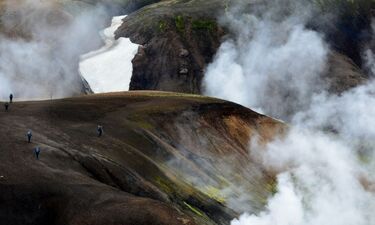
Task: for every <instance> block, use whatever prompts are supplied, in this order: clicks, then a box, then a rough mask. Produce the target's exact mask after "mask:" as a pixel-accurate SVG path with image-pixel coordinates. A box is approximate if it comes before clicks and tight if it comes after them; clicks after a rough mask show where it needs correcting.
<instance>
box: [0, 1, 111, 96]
mask: <svg viewBox="0 0 375 225" xmlns="http://www.w3.org/2000/svg"><path fill="white" fill-rule="evenodd" d="M2 7H3V8H2V10H3V13H2V17H1V21H2V27H1V29H2V34H1V35H0V53H1V55H0V58H1V59H0V98H1V99H6V98H7V96H9V94H10V93H13V94H14V95H15V97H16V98H17V99H24V100H28V99H46V98H58V97H66V96H71V95H74V94H79V93H81V92H82V90H83V85H82V83H83V82H82V80H81V77H80V76H79V73H78V62H79V55H81V54H83V53H85V52H88V51H90V50H92V49H95V48H98V47H99V46H100V45H101V40H100V37H98V35H97V31H98V29H100V27H104V24H105V20H106V17H107V12H106V10H105V9H104V8H103V7H101V6H92V7H89V6H87V7H85V9H84V10H80V13H79V14H76V15H73V14H69V13H68V12H67V11H65V10H63V6H62V5H59V4H58V3H54V1H50V2H48V1H43V2H42V1H39V0H27V1H26V0H25V1H13V0H8V1H2ZM77 7H78V6H77Z"/></svg>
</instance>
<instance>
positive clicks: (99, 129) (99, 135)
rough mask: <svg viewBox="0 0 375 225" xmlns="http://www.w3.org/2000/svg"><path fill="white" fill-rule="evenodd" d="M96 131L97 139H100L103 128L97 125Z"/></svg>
mask: <svg viewBox="0 0 375 225" xmlns="http://www.w3.org/2000/svg"><path fill="white" fill-rule="evenodd" d="M96 131H97V132H98V137H101V136H102V135H103V127H102V126H101V125H98V128H97V129H96Z"/></svg>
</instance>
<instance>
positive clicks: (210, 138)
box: [0, 92, 285, 225]
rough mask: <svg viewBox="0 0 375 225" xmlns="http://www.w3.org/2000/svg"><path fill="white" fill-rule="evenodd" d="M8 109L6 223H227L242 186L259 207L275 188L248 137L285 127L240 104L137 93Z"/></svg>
mask: <svg viewBox="0 0 375 225" xmlns="http://www.w3.org/2000/svg"><path fill="white" fill-rule="evenodd" d="M0 114H1V116H0V128H1V129H0V138H1V140H2V143H1V146H0V160H1V161H2V163H1V164H0V189H1V192H0V202H1V203H0V220H1V221H2V223H3V224H9V225H18V224H19V225H21V224H22V225H27V224H30V225H31V224H32V225H34V224H38V225H44V224H46V225H47V224H48V225H51V224H54V225H60V224H61V225H83V224H98V225H99V224H106V225H112V224H113V225H115V224H129V225H133V224H165V225H167V224H168V225H171V224H176V225H177V224H179V225H180V224H181V225H183V224H185V225H186V224H190V225H193V224H200V225H202V224H210V225H212V224H229V221H230V220H231V219H232V218H233V217H234V216H236V215H238V214H237V213H238V211H237V210H238V209H236V207H233V206H237V207H238V204H234V205H231V200H234V198H236V196H238V197H240V196H242V195H241V193H239V192H238V191H239V190H236V189H235V187H239V184H241V187H243V188H246V190H251V191H252V192H251V193H253V194H254V195H253V196H252V198H249V199H248V201H249V202H248V203H251V204H249V205H252V206H254V209H256V208H258V209H260V208H262V207H263V205H264V204H265V202H266V199H267V197H268V196H270V195H271V194H272V193H273V192H274V191H275V190H274V188H275V180H274V177H273V175H272V174H271V173H267V172H265V170H264V169H263V168H262V167H261V166H260V164H258V163H257V162H256V161H255V160H254V159H252V158H251V157H249V154H248V151H249V149H248V148H247V143H248V142H249V141H250V140H251V138H252V137H254V135H255V136H257V137H258V138H260V139H259V140H262V141H264V142H267V141H269V140H270V139H272V138H273V137H274V136H275V135H277V134H278V133H282V132H283V130H284V129H285V127H284V125H283V124H281V123H279V122H277V121H275V120H273V119H270V118H268V117H265V116H263V115H260V114H257V113H255V112H253V111H251V110H249V109H246V108H243V107H241V106H239V105H236V104H233V103H229V102H224V101H221V100H217V99H210V98H204V97H199V96H190V95H181V94H172V93H160V92H135V93H132V92H129V93H117V94H110V95H91V96H87V97H81V98H73V99H64V100H56V101H45V102H17V103H14V104H12V105H11V108H10V111H9V112H0ZM98 124H101V125H103V127H104V135H103V136H102V137H101V138H99V137H97V134H96V126H97V125H98ZM28 129H32V130H33V134H34V135H33V139H32V143H31V144H28V143H27V141H26V137H25V136H24V134H25V132H26V131H27V130H28ZM36 146H39V147H40V148H41V154H40V159H39V160H37V159H36V158H35V156H34V155H33V148H34V147H36ZM233 160H234V161H235V162H237V163H236V165H233ZM248 171H251V173H249V172H248ZM234 174H235V176H234ZM249 174H252V176H254V177H252V178H253V179H251V177H249ZM255 178H256V179H255ZM224 189H225V190H226V192H225V193H228V190H233V192H231V194H230V195H224V194H222V193H224V192H221V191H220V190H224ZM236 203H238V202H236ZM255 206H256V207H255ZM254 209H253V211H254Z"/></svg>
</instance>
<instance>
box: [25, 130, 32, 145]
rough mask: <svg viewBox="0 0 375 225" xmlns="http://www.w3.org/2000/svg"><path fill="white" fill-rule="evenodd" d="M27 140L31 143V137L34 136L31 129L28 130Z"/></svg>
mask: <svg viewBox="0 0 375 225" xmlns="http://www.w3.org/2000/svg"><path fill="white" fill-rule="evenodd" d="M26 136H27V142H28V143H31V137H32V136H33V133H32V132H31V130H29V131H27V134H26Z"/></svg>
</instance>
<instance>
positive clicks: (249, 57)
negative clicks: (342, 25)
mask: <svg viewBox="0 0 375 225" xmlns="http://www.w3.org/2000/svg"><path fill="white" fill-rule="evenodd" d="M283 2H284V5H288V4H289V5H293V4H294V3H290V2H287V1H282V0H278V1H271V3H269V5H268V7H267V11H264V12H263V11H261V10H264V9H263V8H260V7H259V6H257V5H255V4H254V8H255V9H254V11H255V12H252V13H246V12H241V11H240V12H238V11H237V10H235V11H234V12H228V14H227V15H226V17H225V18H223V20H224V22H225V23H226V24H227V25H228V26H229V27H232V32H233V33H235V34H236V38H235V39H229V40H227V41H225V42H224V43H223V44H222V46H221V47H220V49H219V50H218V53H217V55H216V58H215V60H214V62H213V63H212V64H210V65H209V66H208V68H207V72H206V74H205V78H204V86H205V89H206V94H207V95H211V96H216V97H220V98H224V99H227V100H231V101H234V102H237V103H240V104H242V105H245V106H248V107H251V108H252V109H255V110H258V111H260V112H264V113H266V114H268V115H270V116H275V117H277V118H279V119H284V120H289V119H290V118H289V115H290V114H292V113H294V112H296V111H297V110H300V109H302V108H306V107H307V106H308V105H309V102H310V100H311V99H310V98H311V96H312V94H313V93H316V92H319V91H321V90H322V89H324V86H325V84H324V83H322V81H321V80H320V75H321V74H322V73H323V72H324V71H325V67H326V59H327V55H328V52H329V51H328V48H327V46H326V44H325V43H324V41H323V38H322V36H321V35H320V34H319V33H317V32H315V31H312V30H308V29H306V28H305V25H304V22H305V21H306V20H307V19H308V18H309V16H310V14H311V12H310V11H309V10H308V8H306V7H307V6H306V5H303V4H298V3H295V4H296V5H295V6H294V9H292V10H294V11H292V13H291V15H288V16H286V15H284V14H285V12H284V11H283V10H280V9H278V8H275V7H280V5H282V3H283ZM272 3H274V4H272ZM257 7H259V9H258V8H257ZM269 7H270V8H269ZM257 14H260V15H257ZM278 14H280V15H278Z"/></svg>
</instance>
